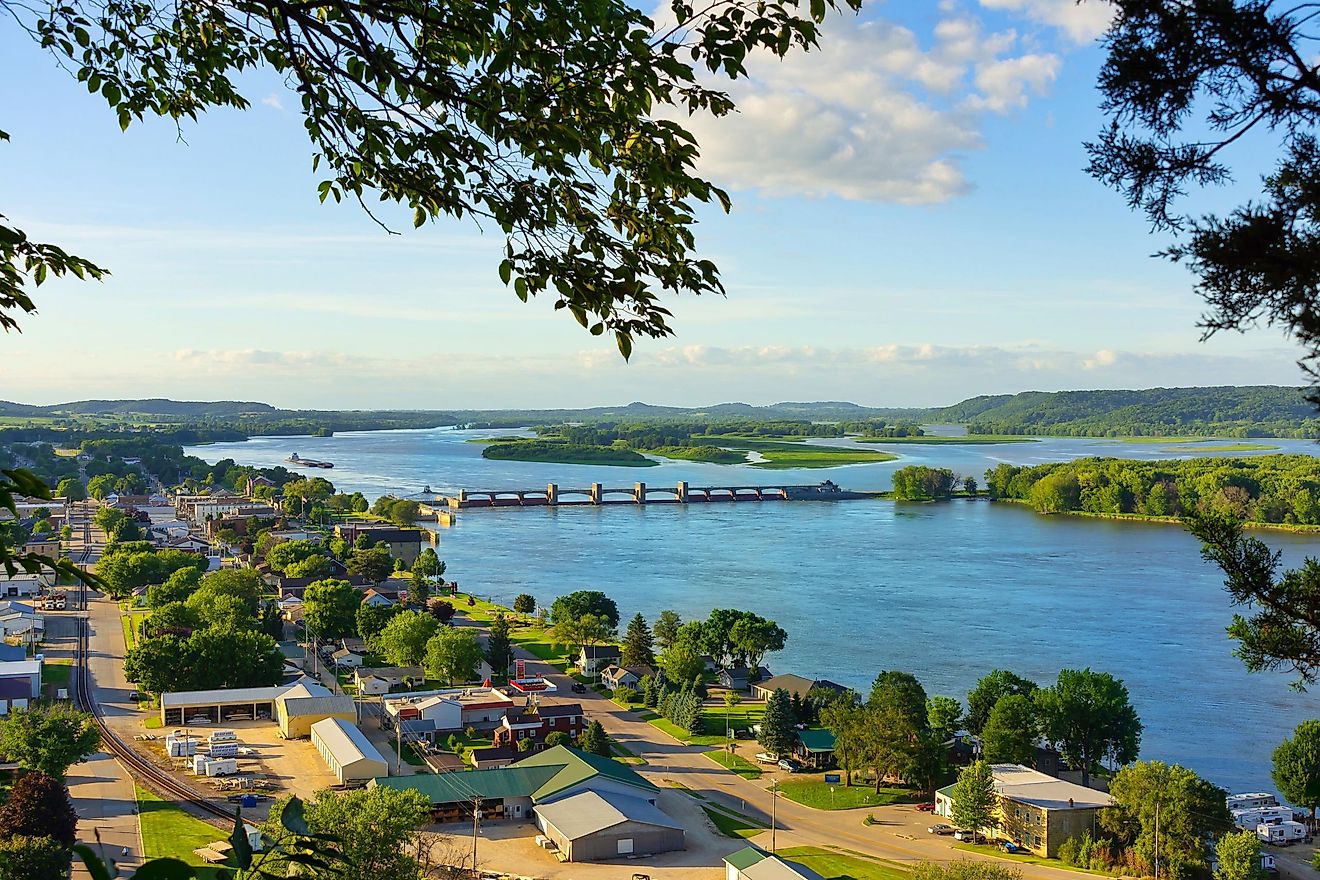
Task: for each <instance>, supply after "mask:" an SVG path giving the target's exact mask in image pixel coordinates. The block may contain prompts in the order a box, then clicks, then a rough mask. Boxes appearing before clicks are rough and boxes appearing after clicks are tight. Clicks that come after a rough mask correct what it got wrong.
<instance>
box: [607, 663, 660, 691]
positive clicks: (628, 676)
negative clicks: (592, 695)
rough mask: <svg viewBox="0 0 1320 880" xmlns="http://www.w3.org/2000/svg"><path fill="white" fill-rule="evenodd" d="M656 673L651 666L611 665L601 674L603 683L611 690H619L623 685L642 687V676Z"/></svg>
mask: <svg viewBox="0 0 1320 880" xmlns="http://www.w3.org/2000/svg"><path fill="white" fill-rule="evenodd" d="M647 675H650V676H654V675H655V669H653V668H652V667H650V666H614V665H611V666H609V667H608V668H607V669H605V670H604V671H603V672H601V674H600V680H601V683H602V684H604V685H605V686H606V687H607V688H609V689H610V690H618V689H619V688H621V687H630V688H637V687H641V684H642V678H643V677H645V676H647Z"/></svg>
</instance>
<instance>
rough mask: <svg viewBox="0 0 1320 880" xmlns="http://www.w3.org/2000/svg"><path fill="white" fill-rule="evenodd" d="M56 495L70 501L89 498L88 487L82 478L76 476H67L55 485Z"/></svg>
mask: <svg viewBox="0 0 1320 880" xmlns="http://www.w3.org/2000/svg"><path fill="white" fill-rule="evenodd" d="M55 495H56V497H58V498H64V499H67V500H69V501H85V500H87V489H86V488H85V487H84V486H83V484H82V481H81V480H78V479H76V478H74V477H65V478H64V479H62V480H60V482H59V485H58V486H56V487H55Z"/></svg>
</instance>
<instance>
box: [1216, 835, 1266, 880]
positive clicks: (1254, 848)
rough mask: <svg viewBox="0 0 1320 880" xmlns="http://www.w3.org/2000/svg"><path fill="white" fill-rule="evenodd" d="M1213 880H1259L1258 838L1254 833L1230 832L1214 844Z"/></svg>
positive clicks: (1262, 874)
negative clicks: (1214, 867)
mask: <svg viewBox="0 0 1320 880" xmlns="http://www.w3.org/2000/svg"><path fill="white" fill-rule="evenodd" d="M1215 857H1216V858H1217V859H1218V860H1219V870H1217V871H1215V880H1261V878H1262V877H1264V876H1265V872H1264V871H1262V870H1261V869H1260V838H1259V837H1258V836H1257V835H1256V832H1254V831H1230V832H1229V833H1228V834H1225V835H1224V836H1223V837H1221V838H1219V842H1218V843H1216V844H1215Z"/></svg>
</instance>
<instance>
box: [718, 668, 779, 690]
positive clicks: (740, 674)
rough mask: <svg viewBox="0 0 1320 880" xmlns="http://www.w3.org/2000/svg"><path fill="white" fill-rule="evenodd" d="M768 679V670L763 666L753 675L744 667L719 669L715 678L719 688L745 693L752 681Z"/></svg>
mask: <svg viewBox="0 0 1320 880" xmlns="http://www.w3.org/2000/svg"><path fill="white" fill-rule="evenodd" d="M769 677H770V670H769V669H767V668H766V667H764V666H761V667H758V668H757V670H756V674H755V675H753V674H752V670H750V669H748V668H747V667H746V666H733V667H730V668H729V669H721V670H720V671H719V673H718V674H717V675H716V676H715V680H716V681H718V682H719V685H720V687H722V688H725V689H726V690H731V691H745V690H747V688H748V686H749V684H750V683H751V681H752V679H756V680H757V681H764V680H765V679H767V678H769Z"/></svg>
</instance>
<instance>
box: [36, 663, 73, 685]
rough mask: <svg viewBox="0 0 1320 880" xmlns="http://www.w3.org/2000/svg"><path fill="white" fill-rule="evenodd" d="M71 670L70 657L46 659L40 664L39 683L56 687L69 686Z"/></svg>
mask: <svg viewBox="0 0 1320 880" xmlns="http://www.w3.org/2000/svg"><path fill="white" fill-rule="evenodd" d="M72 671H73V658H72V657H61V658H59V659H56V660H49V659H48V660H46V662H45V663H42V664H41V683H42V684H49V685H54V686H55V687H57V688H66V687H68V686H69V673H70V672H72Z"/></svg>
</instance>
